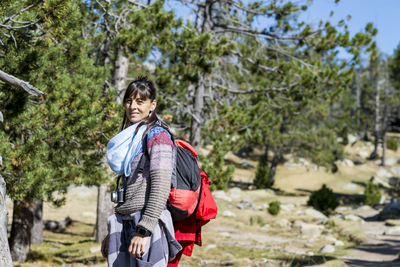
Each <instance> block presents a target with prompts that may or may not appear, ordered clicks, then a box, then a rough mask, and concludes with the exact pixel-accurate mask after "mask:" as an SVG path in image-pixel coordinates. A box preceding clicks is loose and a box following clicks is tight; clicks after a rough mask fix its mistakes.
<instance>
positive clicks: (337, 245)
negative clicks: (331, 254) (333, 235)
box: [335, 240, 344, 247]
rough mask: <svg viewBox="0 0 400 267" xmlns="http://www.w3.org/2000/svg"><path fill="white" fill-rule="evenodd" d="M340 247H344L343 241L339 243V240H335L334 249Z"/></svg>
mask: <svg viewBox="0 0 400 267" xmlns="http://www.w3.org/2000/svg"><path fill="white" fill-rule="evenodd" d="M342 246H344V243H343V241H341V240H336V241H335V247H342Z"/></svg>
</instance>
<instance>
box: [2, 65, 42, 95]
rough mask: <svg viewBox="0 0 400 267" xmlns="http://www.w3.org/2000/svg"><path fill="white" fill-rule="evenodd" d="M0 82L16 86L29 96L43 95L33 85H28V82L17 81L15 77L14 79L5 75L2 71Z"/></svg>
mask: <svg viewBox="0 0 400 267" xmlns="http://www.w3.org/2000/svg"><path fill="white" fill-rule="evenodd" d="M0 80H2V81H3V82H5V83H8V84H10V85H13V86H16V87H18V88H22V89H24V90H25V91H27V92H28V93H30V94H31V95H35V96H39V95H43V92H42V91H40V90H39V89H37V88H36V87H34V86H33V85H31V84H29V83H28V82H25V81H23V80H21V79H18V78H17V77H14V76H12V75H10V74H8V73H5V72H4V71H1V70H0Z"/></svg>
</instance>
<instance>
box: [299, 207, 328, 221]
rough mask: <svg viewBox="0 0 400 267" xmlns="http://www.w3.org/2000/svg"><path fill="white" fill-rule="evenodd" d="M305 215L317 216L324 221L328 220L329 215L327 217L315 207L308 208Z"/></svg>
mask: <svg viewBox="0 0 400 267" xmlns="http://www.w3.org/2000/svg"><path fill="white" fill-rule="evenodd" d="M304 215H307V216H310V217H313V218H316V219H320V220H322V221H324V222H326V221H328V217H326V216H325V215H324V214H323V213H322V212H320V211H318V210H316V209H313V208H308V209H306V210H305V211H304Z"/></svg>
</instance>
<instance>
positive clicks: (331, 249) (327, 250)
mask: <svg viewBox="0 0 400 267" xmlns="http://www.w3.org/2000/svg"><path fill="white" fill-rule="evenodd" d="M321 252H322V253H333V252H335V247H334V246H332V245H326V246H324V247H323V248H322V249H321Z"/></svg>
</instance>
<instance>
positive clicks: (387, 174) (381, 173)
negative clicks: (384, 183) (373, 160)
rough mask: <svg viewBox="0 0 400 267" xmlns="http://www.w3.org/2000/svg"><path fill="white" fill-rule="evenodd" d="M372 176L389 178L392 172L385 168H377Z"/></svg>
mask: <svg viewBox="0 0 400 267" xmlns="http://www.w3.org/2000/svg"><path fill="white" fill-rule="evenodd" d="M374 176H377V177H383V178H390V177H392V173H391V172H389V171H388V170H386V169H385V168H379V170H378V171H377V172H376V174H375V175H374Z"/></svg>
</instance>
